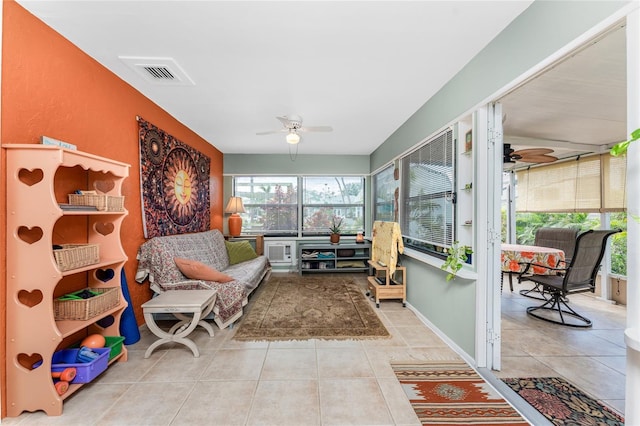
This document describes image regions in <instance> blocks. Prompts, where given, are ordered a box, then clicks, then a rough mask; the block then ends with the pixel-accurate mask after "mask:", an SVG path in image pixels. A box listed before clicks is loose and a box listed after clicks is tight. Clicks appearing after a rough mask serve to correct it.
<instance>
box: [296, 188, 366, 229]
mask: <svg viewBox="0 0 640 426" xmlns="http://www.w3.org/2000/svg"><path fill="white" fill-rule="evenodd" d="M302 188H303V195H302V235H303V236H305V235H306V236H308V235H326V234H327V233H328V232H329V227H330V226H331V223H332V219H333V217H334V216H336V218H339V219H342V234H343V235H355V234H356V233H357V232H359V231H362V230H363V229H364V178H362V177H357V176H355V177H354V176H351V177H345V176H334V177H325V176H322V177H321V176H318V177H303V178H302Z"/></svg>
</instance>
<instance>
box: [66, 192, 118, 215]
mask: <svg viewBox="0 0 640 426" xmlns="http://www.w3.org/2000/svg"><path fill="white" fill-rule="evenodd" d="M69 204H73V205H75V206H94V207H95V208H96V209H98V210H100V211H109V212H121V211H124V196H122V195H106V194H69Z"/></svg>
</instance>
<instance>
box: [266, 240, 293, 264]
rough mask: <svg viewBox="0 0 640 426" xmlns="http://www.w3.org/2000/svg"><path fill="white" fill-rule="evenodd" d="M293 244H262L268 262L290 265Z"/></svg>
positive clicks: (282, 242) (277, 242)
mask: <svg viewBox="0 0 640 426" xmlns="http://www.w3.org/2000/svg"><path fill="white" fill-rule="evenodd" d="M294 244H295V243H292V242H289V241H286V242H285V241H269V242H265V243H264V248H265V252H266V254H267V259H269V262H271V263H274V264H288V265H290V264H292V263H293V260H292V256H291V248H292V247H293V245H294Z"/></svg>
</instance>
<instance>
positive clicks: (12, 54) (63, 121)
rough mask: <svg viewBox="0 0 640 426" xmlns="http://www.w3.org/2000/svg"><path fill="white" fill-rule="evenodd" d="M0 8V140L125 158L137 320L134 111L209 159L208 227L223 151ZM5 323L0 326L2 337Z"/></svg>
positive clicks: (0, 256)
mask: <svg viewBox="0 0 640 426" xmlns="http://www.w3.org/2000/svg"><path fill="white" fill-rule="evenodd" d="M3 8H4V9H3V27H2V32H3V34H2V35H3V39H2V43H3V45H2V91H1V96H2V99H1V101H2V110H1V112H2V114H1V120H2V126H1V138H2V139H1V143H2V144H7V143H38V142H39V140H40V136H42V135H46V136H50V137H53V138H55V139H60V140H64V141H67V142H70V143H73V144H75V145H77V147H78V150H81V151H85V152H89V153H92V154H96V155H99V156H104V157H109V158H113V159H115V160H118V161H122V162H125V163H128V164H131V169H130V176H129V179H127V180H126V181H125V183H124V186H123V195H124V196H125V207H126V209H127V210H128V211H129V215H128V216H127V217H126V218H125V220H124V223H123V227H122V242H123V246H124V250H125V252H126V254H127V256H128V257H129V261H128V262H127V264H126V267H125V271H126V275H127V281H128V284H129V292H130V294H131V299H132V302H133V306H134V307H135V312H136V318H137V320H138V323H139V324H141V323H143V317H142V310H141V309H140V305H141V304H142V303H144V302H145V301H147V300H149V298H150V296H151V292H150V290H149V286H148V285H147V284H144V285H139V284H137V283H136V282H135V280H134V275H135V270H136V266H137V262H136V251H137V249H138V247H139V246H140V244H141V243H142V242H144V237H143V231H142V213H141V207H140V204H141V203H140V183H139V182H140V180H139V179H140V177H139V172H140V167H139V155H138V150H139V143H138V123H137V121H136V116H140V117H143V118H144V119H145V120H147V121H149V122H151V123H152V124H154V125H156V126H158V127H159V128H161V129H163V130H165V131H166V132H168V133H169V134H171V135H173V136H175V137H176V138H177V139H179V140H181V141H182V142H184V143H186V144H188V145H190V146H192V147H194V148H196V149H198V150H200V151H201V152H203V153H205V154H206V155H208V156H209V157H210V158H211V179H210V188H211V227H212V228H217V229H220V230H222V214H223V212H222V211H223V205H222V202H223V200H222V190H223V187H222V160H223V159H222V153H221V152H220V151H218V150H217V149H216V148H214V147H213V146H212V145H210V144H209V143H208V142H207V141H206V140H204V139H202V138H201V137H199V136H198V135H197V134H195V133H194V132H192V131H191V130H189V129H188V128H187V127H185V126H184V125H182V124H181V123H180V122H178V121H177V120H176V119H174V118H173V117H172V116H171V115H169V114H168V113H167V112H165V111H164V110H162V109H161V108H160V107H159V106H157V105H156V104H154V103H153V102H151V101H150V100H149V99H147V98H146V97H144V96H143V95H142V94H141V93H139V92H137V91H136V90H135V89H133V88H132V87H131V86H129V85H128V84H127V83H125V82H124V81H122V80H120V79H119V78H118V77H117V76H115V75H114V74H112V73H111V72H110V71H108V70H107V69H105V68H104V67H103V66H102V65H100V64H99V63H98V62H96V61H95V60H93V59H92V58H91V57H89V56H88V55H86V54H85V53H83V52H82V51H80V50H79V49H78V48H77V47H76V46H75V45H73V44H72V43H70V42H69V41H67V40H66V39H65V38H63V37H62V36H61V35H59V34H58V33H56V32H55V31H53V30H52V29H51V28H49V27H48V26H46V25H45V24H44V23H43V22H42V21H40V20H38V19H37V18H35V17H34V16H33V15H31V14H30V13H29V12H27V11H26V10H25V9H23V8H22V7H21V6H20V5H18V4H17V3H15V2H14V1H13V0H10V1H3ZM0 155H2V154H0ZM2 161H4V158H3V159H2ZM3 168H4V167H3ZM2 173H4V172H2ZM1 180H2V181H4V178H2V179H1ZM0 191H1V192H0V215H1V222H2V223H1V224H0V225H1V228H0V229H2V230H3V231H4V230H5V229H6V188H5V186H4V184H3V185H2V187H1V188H0ZM2 234H4V232H3V233H2ZM0 240H1V241H0V260H2V261H3V262H4V261H5V260H4V259H5V254H6V242H5V239H4V238H0ZM4 269H5V268H4V263H3V268H2V270H3V271H4ZM0 285H2V288H3V291H2V293H1V296H0V297H1V298H2V299H3V300H2V303H1V305H0V306H1V308H0V309H2V310H3V318H4V306H5V303H4V302H5V300H4V298H5V297H6V294H5V291H4V289H6V277H5V276H4V272H2V273H0ZM9 320H10V319H9ZM4 328H5V327H4V326H3V327H2V329H1V331H0V333H2V340H1V341H2V342H4V341H5V337H6V335H5V331H4ZM3 354H4V351H3ZM3 356H4V355H3ZM1 365H4V360H2V364H1ZM0 370H4V369H2V368H0ZM3 379H4V377H3ZM2 383H3V384H4V380H2ZM3 387H4V386H3ZM3 411H4V410H3Z"/></svg>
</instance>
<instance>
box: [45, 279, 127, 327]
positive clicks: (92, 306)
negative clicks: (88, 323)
mask: <svg viewBox="0 0 640 426" xmlns="http://www.w3.org/2000/svg"><path fill="white" fill-rule="evenodd" d="M85 290H90V291H92V292H94V293H99V294H97V295H96V296H93V297H90V298H88V299H73V300H60V298H58V299H55V300H54V301H53V310H54V315H55V319H56V321H60V320H80V321H84V320H88V319H90V318H93V317H95V316H97V315H100V314H101V313H103V312H106V311H108V310H109V309H113V308H115V307H116V306H118V302H119V297H120V292H119V289H118V287H109V288H86V289H85ZM82 291H84V290H82ZM76 293H78V292H76ZM72 294H73V293H72Z"/></svg>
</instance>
